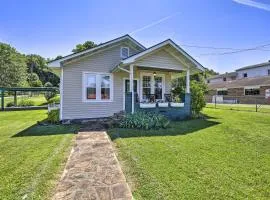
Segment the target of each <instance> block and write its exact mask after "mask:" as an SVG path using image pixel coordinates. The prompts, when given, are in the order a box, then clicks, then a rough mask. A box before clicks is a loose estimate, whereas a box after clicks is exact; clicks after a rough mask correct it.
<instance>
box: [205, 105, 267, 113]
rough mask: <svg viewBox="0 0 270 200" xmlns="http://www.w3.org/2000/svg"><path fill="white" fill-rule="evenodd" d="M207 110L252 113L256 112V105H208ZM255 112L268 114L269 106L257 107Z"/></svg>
mask: <svg viewBox="0 0 270 200" xmlns="http://www.w3.org/2000/svg"><path fill="white" fill-rule="evenodd" d="M206 107H207V108H217V109H227V110H238V111H252V112H256V104H216V105H215V104H213V103H208V104H207V105H206ZM257 112H265V113H270V105H262V104H258V105H257Z"/></svg>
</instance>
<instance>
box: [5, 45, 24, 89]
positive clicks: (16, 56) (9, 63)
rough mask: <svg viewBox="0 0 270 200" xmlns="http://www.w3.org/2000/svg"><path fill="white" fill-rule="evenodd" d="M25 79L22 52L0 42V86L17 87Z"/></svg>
mask: <svg viewBox="0 0 270 200" xmlns="http://www.w3.org/2000/svg"><path fill="white" fill-rule="evenodd" d="M25 81H26V64H25V58H24V56H23V55H22V54H20V53H19V52H17V51H16V49H15V48H12V47H11V46H10V45H8V44H4V43H0V87H19V86H22V85H23V84H25Z"/></svg>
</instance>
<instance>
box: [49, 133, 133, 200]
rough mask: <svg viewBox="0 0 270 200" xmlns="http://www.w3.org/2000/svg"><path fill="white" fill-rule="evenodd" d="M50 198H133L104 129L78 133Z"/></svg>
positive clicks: (64, 199) (96, 199)
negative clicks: (54, 191) (53, 193)
mask: <svg viewBox="0 0 270 200" xmlns="http://www.w3.org/2000/svg"><path fill="white" fill-rule="evenodd" d="M53 199H54V200H60V199H61V200H62V199H63V200H87V199H91V200H130V199H132V194H131V191H130V188H129V186H128V184H127V182H126V179H125V176H124V174H123V172H122V170H121V168H120V165H119V162H118V160H117V158H116V155H115V153H114V150H113V147H112V144H111V141H110V139H109V137H108V135H107V133H106V132H79V133H78V135H77V136H76V142H75V146H74V148H73V150H72V152H71V155H70V157H69V159H68V162H67V165H66V167H65V171H64V173H63V175H62V178H61V180H60V182H59V184H58V186H57V188H56V193H55V195H54V196H53Z"/></svg>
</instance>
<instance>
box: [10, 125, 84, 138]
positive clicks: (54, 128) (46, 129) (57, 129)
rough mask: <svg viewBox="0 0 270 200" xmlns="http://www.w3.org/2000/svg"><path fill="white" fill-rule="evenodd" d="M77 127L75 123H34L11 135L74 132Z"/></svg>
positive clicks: (47, 134)
mask: <svg viewBox="0 0 270 200" xmlns="http://www.w3.org/2000/svg"><path fill="white" fill-rule="evenodd" d="M78 129H79V127H78V126H77V125H61V124H60V125H55V124H50V125H39V124H34V125H32V126H30V127H28V128H26V129H24V130H23V131H20V132H19V133H17V134H15V135H13V136H12V137H25V136H49V135H63V134H76V133H77V132H78Z"/></svg>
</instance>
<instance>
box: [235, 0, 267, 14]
mask: <svg viewBox="0 0 270 200" xmlns="http://www.w3.org/2000/svg"><path fill="white" fill-rule="evenodd" d="M232 1H234V2H236V3H239V4H243V5H246V6H250V7H254V8H259V9H262V10H266V11H270V4H266V3H260V2H256V1H253V0H232Z"/></svg>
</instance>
